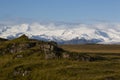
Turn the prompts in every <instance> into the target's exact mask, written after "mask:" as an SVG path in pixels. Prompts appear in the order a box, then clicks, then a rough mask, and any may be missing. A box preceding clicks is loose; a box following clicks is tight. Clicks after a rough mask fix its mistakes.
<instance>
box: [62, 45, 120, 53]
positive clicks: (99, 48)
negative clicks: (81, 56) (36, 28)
mask: <svg viewBox="0 0 120 80" xmlns="http://www.w3.org/2000/svg"><path fill="white" fill-rule="evenodd" d="M60 47H62V48H63V49H65V50H68V51H71V52H82V53H120V45H101V44H95V45H94V44H86V45H83V44H81V45H60Z"/></svg>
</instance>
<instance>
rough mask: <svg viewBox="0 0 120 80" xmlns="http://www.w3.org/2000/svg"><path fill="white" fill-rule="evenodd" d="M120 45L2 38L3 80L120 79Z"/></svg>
mask: <svg viewBox="0 0 120 80" xmlns="http://www.w3.org/2000/svg"><path fill="white" fill-rule="evenodd" d="M119 79H120V45H100V44H99V45H96V44H94V45H92V44H89V45H59V46H58V45H57V43H55V42H45V41H38V40H34V39H29V38H28V37H27V36H25V35H22V36H21V37H19V38H16V39H13V40H6V39H2V38H0V80H119Z"/></svg>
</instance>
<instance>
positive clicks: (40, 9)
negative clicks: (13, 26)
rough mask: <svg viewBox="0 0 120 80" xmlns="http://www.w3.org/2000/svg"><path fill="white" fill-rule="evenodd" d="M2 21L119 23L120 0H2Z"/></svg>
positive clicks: (0, 5)
mask: <svg viewBox="0 0 120 80" xmlns="http://www.w3.org/2000/svg"><path fill="white" fill-rule="evenodd" d="M0 20H1V21H2V20H3V21H4V20H33V21H34V20H36V21H63V22H84V23H87V22H92V23H93V22H120V0H0Z"/></svg>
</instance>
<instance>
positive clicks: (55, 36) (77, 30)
mask: <svg viewBox="0 0 120 80" xmlns="http://www.w3.org/2000/svg"><path fill="white" fill-rule="evenodd" d="M91 26H93V27H91ZM97 26H98V25H84V24H77V25H66V24H60V25H58V24H57V25H55V24H53V23H51V24H40V23H33V24H19V25H12V26H10V25H0V29H1V30H0V37H1V38H6V39H13V38H17V37H20V36H21V35H23V34H25V35H27V36H28V37H29V38H31V39H38V40H45V41H55V42H57V43H59V44H87V43H93V44H118V43H120V29H119V26H117V25H113V27H116V26H117V29H115V28H112V27H111V26H110V27H109V25H105V24H103V25H101V27H100V28H99V27H97ZM104 26H105V29H103V28H102V27H104ZM106 27H107V28H106ZM76 41H77V42H76Z"/></svg>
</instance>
